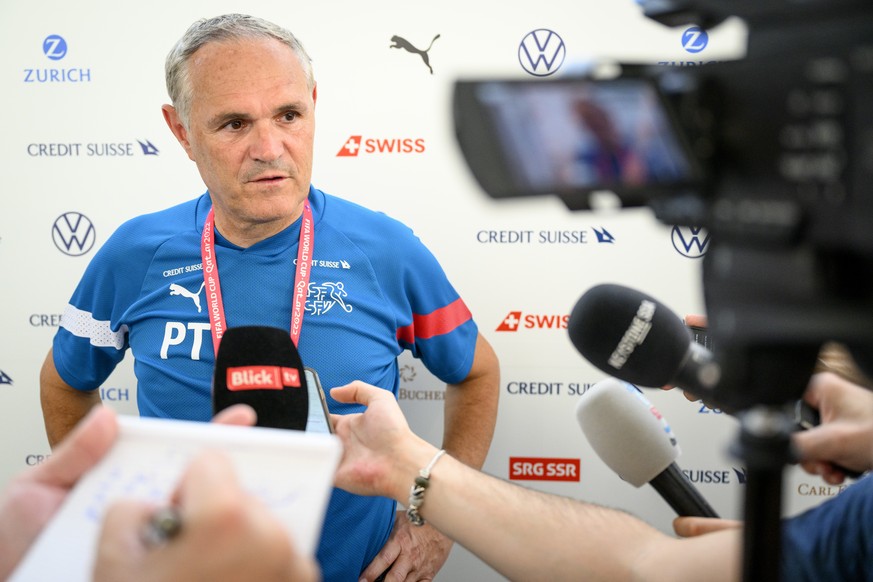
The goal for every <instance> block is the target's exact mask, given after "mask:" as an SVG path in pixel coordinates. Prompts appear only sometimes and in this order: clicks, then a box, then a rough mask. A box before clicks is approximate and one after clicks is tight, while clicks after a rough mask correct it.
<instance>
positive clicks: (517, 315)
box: [497, 311, 521, 331]
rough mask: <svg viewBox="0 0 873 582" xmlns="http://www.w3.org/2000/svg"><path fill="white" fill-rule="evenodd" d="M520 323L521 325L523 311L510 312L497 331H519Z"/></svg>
mask: <svg viewBox="0 0 873 582" xmlns="http://www.w3.org/2000/svg"><path fill="white" fill-rule="evenodd" d="M519 323H521V311H510V312H509V315H507V316H506V317H504V318H503V321H501V322H500V325H498V326H497V331H518V324H519Z"/></svg>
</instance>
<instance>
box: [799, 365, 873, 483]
mask: <svg viewBox="0 0 873 582" xmlns="http://www.w3.org/2000/svg"><path fill="white" fill-rule="evenodd" d="M803 399H804V400H805V401H806V402H807V403H809V404H810V405H811V406H812V407H813V408H815V409H817V410H818V411H819V415H820V418H821V424H819V425H818V426H816V427H813V428H811V429H809V430H805V431H799V432H797V433H795V434H794V435H793V441H794V444H795V446H796V447H797V449H798V451H799V453H800V455H801V466H802V467H803V468H804V469H805V470H806V471H807V472H808V473H812V474H813V475H820V476H821V477H822V478H823V479H824V480H825V481H826V482H828V483H830V484H832V485H837V484H839V483H842V482H843V481H844V480H845V478H846V475H845V472H844V471H842V470H840V469H839V468H837V467H836V465H839V466H841V467H845V468H846V469H851V470H854V471H859V472H864V471H868V470H870V469H871V468H873V392H871V391H870V390H867V389H866V388H862V387H861V386H858V385H857V384H853V383H852V382H849V381H848V380H846V379H844V378H842V377H841V376H839V375H837V374H833V373H831V372H822V373H819V374H815V375H814V376H813V377H812V378H811V379H810V382H809V385H808V386H807V388H806V391H805V392H804V394H803Z"/></svg>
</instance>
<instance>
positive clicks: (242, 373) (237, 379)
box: [227, 366, 300, 392]
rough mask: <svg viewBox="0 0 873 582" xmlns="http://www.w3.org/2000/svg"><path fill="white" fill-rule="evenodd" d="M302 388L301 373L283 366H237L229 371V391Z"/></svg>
mask: <svg viewBox="0 0 873 582" xmlns="http://www.w3.org/2000/svg"><path fill="white" fill-rule="evenodd" d="M286 386H287V387H290V388H300V373H299V372H298V371H297V370H296V369H295V368H285V367H282V366H237V367H233V368H228V369H227V389H228V390H230V391H232V392H236V391H239V390H281V389H282V388H285V387H286Z"/></svg>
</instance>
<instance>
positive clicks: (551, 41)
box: [518, 28, 567, 77]
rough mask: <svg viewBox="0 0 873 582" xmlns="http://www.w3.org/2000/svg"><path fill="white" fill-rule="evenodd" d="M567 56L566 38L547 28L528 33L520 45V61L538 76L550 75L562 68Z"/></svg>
mask: <svg viewBox="0 0 873 582" xmlns="http://www.w3.org/2000/svg"><path fill="white" fill-rule="evenodd" d="M566 56H567V48H566V47H565V46H564V40H563V39H562V38H561V37H560V36H558V33H556V32H554V31H551V30H549V29H547V28H538V29H537V30H534V31H531V32H529V33H527V35H526V36H525V37H524V38H523V39H522V40H521V43H520V44H519V45H518V62H519V63H521V66H522V68H523V69H524V70H525V71H527V72H528V73H530V74H531V75H534V76H536V77H548V76H549V75H551V74H552V73H554V72H555V71H557V70H558V69H560V68H561V65H562V64H564V57H566Z"/></svg>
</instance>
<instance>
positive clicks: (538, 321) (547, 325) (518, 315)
mask: <svg viewBox="0 0 873 582" xmlns="http://www.w3.org/2000/svg"><path fill="white" fill-rule="evenodd" d="M569 320H570V315H569V314H567V315H560V314H554V315H546V314H537V313H526V314H523V313H522V312H521V311H510V312H509V313H508V314H506V317H504V318H503V321H501V322H500V325H498V326H497V330H496V331H509V332H514V331H518V330H519V329H567V322H568V321H569Z"/></svg>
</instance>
